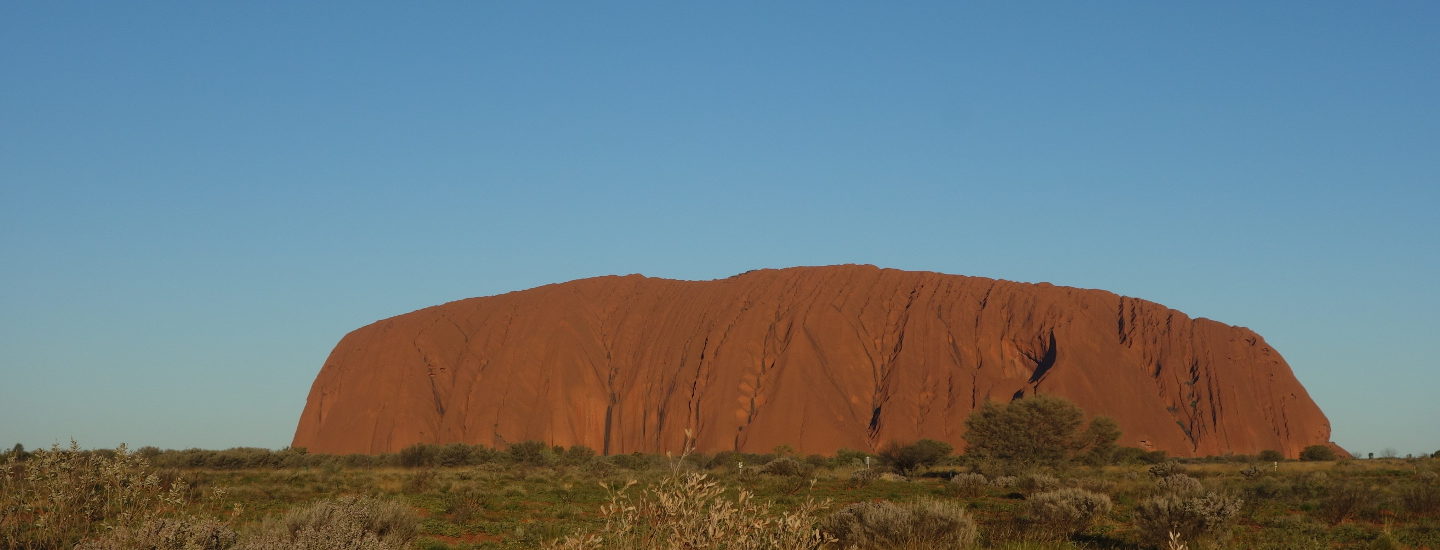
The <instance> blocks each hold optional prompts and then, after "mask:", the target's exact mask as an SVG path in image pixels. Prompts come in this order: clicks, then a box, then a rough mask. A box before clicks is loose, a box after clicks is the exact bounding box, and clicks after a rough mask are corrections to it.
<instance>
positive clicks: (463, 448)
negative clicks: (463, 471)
mask: <svg viewBox="0 0 1440 550" xmlns="http://www.w3.org/2000/svg"><path fill="white" fill-rule="evenodd" d="M475 451H476V449H475V447H472V446H470V445H466V444H464V443H451V444H449V445H446V446H444V447H441V448H440V450H439V451H438V452H437V453H435V455H436V456H435V462H436V463H438V464H439V465H441V466H452V467H453V466H467V465H470V464H475V463H476V460H475V459H476V457H477V455H476V452H475Z"/></svg>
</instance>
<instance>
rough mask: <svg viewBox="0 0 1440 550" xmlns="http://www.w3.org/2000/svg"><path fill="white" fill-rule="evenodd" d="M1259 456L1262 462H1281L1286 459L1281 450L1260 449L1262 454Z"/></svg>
mask: <svg viewBox="0 0 1440 550" xmlns="http://www.w3.org/2000/svg"><path fill="white" fill-rule="evenodd" d="M1257 458H1259V459H1260V461H1261V462H1280V461H1283V460H1285V455H1283V454H1281V453H1280V451H1276V450H1273V449H1266V450H1263V451H1260V456H1259V457H1257Z"/></svg>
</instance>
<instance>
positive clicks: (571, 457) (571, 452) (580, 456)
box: [561, 445, 595, 465]
mask: <svg viewBox="0 0 1440 550" xmlns="http://www.w3.org/2000/svg"><path fill="white" fill-rule="evenodd" d="M594 458H595V449H591V448H589V447H586V446H584V445H571V446H570V448H569V449H566V450H565V456H564V457H562V458H561V460H562V461H563V462H565V463H566V464H570V465H576V464H585V463H587V462H590V461H591V460H592V459H594Z"/></svg>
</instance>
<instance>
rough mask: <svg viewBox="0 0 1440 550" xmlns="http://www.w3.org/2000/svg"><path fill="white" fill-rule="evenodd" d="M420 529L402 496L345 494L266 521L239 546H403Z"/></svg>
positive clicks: (299, 549) (304, 549) (373, 549)
mask: <svg viewBox="0 0 1440 550" xmlns="http://www.w3.org/2000/svg"><path fill="white" fill-rule="evenodd" d="M418 532H419V520H418V519H417V518H416V517H415V515H414V514H413V513H412V512H411V511H410V508H409V507H407V506H405V505H404V504H401V503H400V502H397V501H391V500H377V499H371V498H357V497H341V498H338V499H334V500H322V501H319V502H316V503H314V504H311V505H309V506H306V507H304V508H299V509H296V510H291V511H290V512H289V513H287V514H285V516H284V517H283V518H280V519H279V520H273V519H272V520H269V521H267V522H265V524H264V525H262V526H261V528H260V531H259V532H258V533H256V535H255V536H253V537H250V538H248V539H246V540H244V541H242V542H241V543H240V545H238V546H237V547H236V550H280V549H282V548H291V549H296V550H352V549H353V550H401V549H404V548H407V547H408V546H409V545H410V543H411V541H413V540H414V539H415V536H416V534H418Z"/></svg>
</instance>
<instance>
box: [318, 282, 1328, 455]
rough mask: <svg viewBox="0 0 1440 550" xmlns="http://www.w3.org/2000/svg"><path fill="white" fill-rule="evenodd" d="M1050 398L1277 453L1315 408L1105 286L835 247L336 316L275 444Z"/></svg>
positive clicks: (1208, 449)
mask: <svg viewBox="0 0 1440 550" xmlns="http://www.w3.org/2000/svg"><path fill="white" fill-rule="evenodd" d="M1035 393H1046V394H1052V395H1058V396H1061V397H1064V398H1066V399H1069V400H1071V401H1074V402H1075V403H1076V404H1078V405H1080V406H1081V407H1082V408H1084V409H1085V410H1086V411H1087V413H1089V414H1097V415H1106V416H1110V417H1112V418H1114V419H1116V421H1117V422H1118V423H1119V424H1120V427H1121V429H1122V430H1123V432H1124V434H1125V435H1124V437H1123V438H1122V440H1121V444H1124V445H1130V446H1139V447H1144V448H1153V449H1163V450H1166V451H1169V452H1170V453H1171V454H1172V455H1177V456H1194V455H1216V454H1225V453H1243V454H1253V453H1258V452H1259V451H1262V450H1266V449H1274V450H1279V451H1281V452H1283V453H1285V454H1286V455H1288V456H1296V455H1297V454H1298V453H1299V451H1300V450H1301V449H1303V448H1304V447H1305V446H1308V445H1313V444H1325V443H1328V441H1329V437H1330V424H1329V421H1328V420H1326V418H1325V416H1324V414H1323V413H1322V412H1321V411H1320V409H1319V407H1318V406H1316V405H1315V403H1314V402H1313V401H1312V400H1311V399H1310V397H1309V395H1308V394H1307V393H1306V392H1305V389H1304V388H1303V387H1302V386H1301V384H1300V383H1299V381H1298V380H1297V379H1296V378H1295V376H1294V374H1293V373H1292V371H1291V369H1290V367H1289V365H1288V364H1287V363H1286V362H1285V360H1284V359H1283V358H1282V357H1281V356H1280V354H1279V353H1278V352H1275V351H1274V350H1273V349H1271V347H1270V346H1269V345H1268V344H1267V343H1265V341H1264V339H1263V338H1261V337H1260V336H1259V335H1258V334H1255V333H1254V332H1253V331H1251V330H1249V329H1245V328H1242V327H1234V326H1229V325H1225V324H1222V323H1219V322H1216V321H1212V320H1209V319H1204V318H1194V319H1192V318H1190V317H1189V316H1187V315H1185V314H1184V313H1181V312H1179V311H1176V310H1173V309H1169V308H1166V307H1164V306H1162V305H1159V304H1156V303H1153V302H1148V301H1145V300H1141V299H1137V298H1129V297H1124V296H1119V295H1117V294H1114V293H1111V292H1107V291H1103V290H1088V289H1079V288H1071V287H1063V286H1056V285H1051V284H1048V283H1037V284H1031V283H1017V282H1010V281H1002V280H996V279H987V278H982V277H967V276H960V275H947V274H941V273H933V272H917V271H900V270H894V269H881V268H877V267H874V266H861V265H840V266H824V267H796V268H786V269H761V270H753V271H747V272H745V273H741V274H739V275H735V276H731V277H728V278H724V279H715V280H710V281H681V280H673V279H659V278H650V277H644V276H641V275H626V276H604V277H595V278H589V279H580V280H576V281H570V282H567V283H557V284H551V285H545V286H540V287H536V288H532V289H529V290H523V291H516V292H510V293H506V294H500V295H496V296H489V297H482V298H470V299H465V300H459V301H455V302H450V303H446V304H442V305H438V306H433V307H428V308H424V309H420V310H417V311H413V312H410V313H407V314H404V315H399V316H396V317H391V318H389V319H384V320H381V321H377V322H375V323H372V324H370V325H367V326H365V327H362V328H360V329H357V330H355V331H353V332H351V333H350V334H347V335H346V336H345V337H344V338H343V339H342V340H341V341H340V343H339V344H338V345H337V346H336V347H335V349H334V351H333V352H332V353H331V354H330V357H329V358H328V359H327V360H326V362H325V365H324V367H323V368H322V369H321V371H320V373H319V375H318V376H317V377H316V379H315V382H314V384H313V386H312V387H311V391H310V394H309V397H308V399H307V401H306V405H305V409H304V412H303V413H302V414H301V418H300V422H299V425H298V427H297V429H296V433H295V438H294V442H293V444H294V445H295V446H297V447H306V448H308V449H310V450H311V451H312V452H327V453H383V452H395V451H398V450H399V449H401V448H404V447H406V446H408V445H411V444H414V443H450V442H465V443H479V444H484V445H491V446H504V445H508V444H510V443H515V442H519V441H526V440H540V441H545V442H547V443H549V444H552V445H567V446H568V445H586V446H589V447H591V448H593V449H596V450H597V451H600V452H603V453H605V454H617V453H630V452H637V451H638V452H665V451H672V452H673V451H679V450H681V449H682V448H683V446H684V445H685V433H686V431H687V430H689V432H690V433H692V434H694V444H695V446H696V448H697V449H698V450H699V451H702V452H715V451H721V450H742V451H749V452H768V451H770V450H772V449H773V448H774V447H776V446H778V445H790V446H791V447H793V448H795V449H796V450H798V451H800V452H802V453H827V454H828V453H833V452H834V451H835V450H836V449H839V448H850V449H858V450H867V451H873V450H875V449H878V448H879V447H880V446H882V445H884V444H885V443H887V442H890V441H910V440H915V439H919V438H922V437H925V438H932V439H939V440H944V441H948V442H950V443H953V444H955V445H956V446H957V448H963V447H964V440H963V438H962V435H963V433H964V420H965V418H966V416H968V415H969V413H970V411H972V410H974V409H975V408H977V407H978V406H980V405H981V404H983V403H984V402H985V401H987V400H991V401H1008V400H1011V399H1014V398H1017V397H1021V396H1024V395H1030V394H1035Z"/></svg>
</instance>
